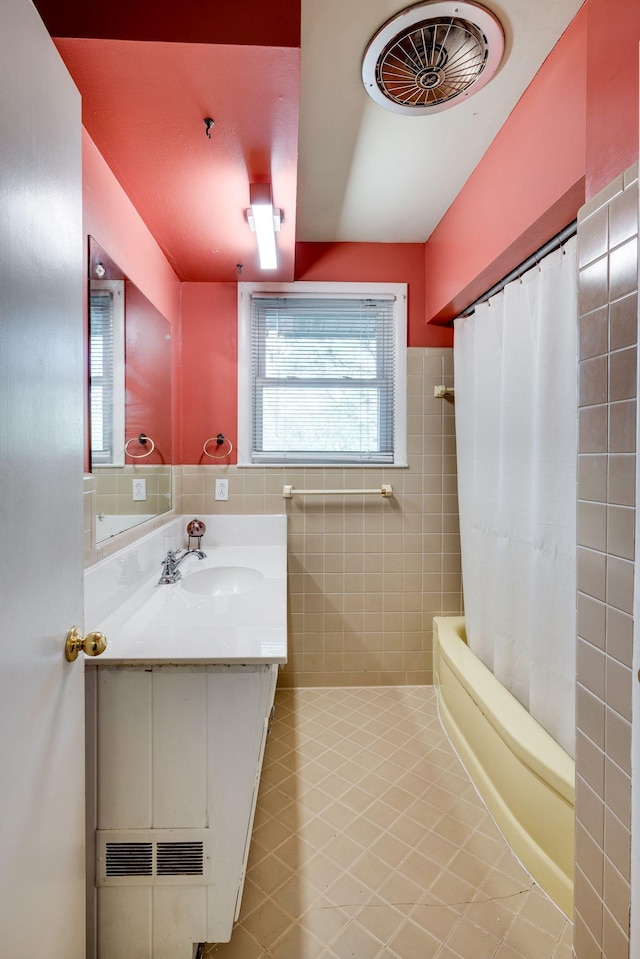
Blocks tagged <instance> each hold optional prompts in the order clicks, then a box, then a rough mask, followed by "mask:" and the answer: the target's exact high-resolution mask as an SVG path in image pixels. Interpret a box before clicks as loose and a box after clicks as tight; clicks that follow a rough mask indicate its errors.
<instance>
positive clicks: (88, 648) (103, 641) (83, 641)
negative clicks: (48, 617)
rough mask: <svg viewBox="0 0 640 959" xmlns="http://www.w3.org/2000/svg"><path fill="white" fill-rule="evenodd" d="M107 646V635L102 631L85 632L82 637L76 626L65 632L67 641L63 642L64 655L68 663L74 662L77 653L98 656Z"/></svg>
mask: <svg viewBox="0 0 640 959" xmlns="http://www.w3.org/2000/svg"><path fill="white" fill-rule="evenodd" d="M106 648H107V637H106V636H105V635H104V633H87V635H86V636H84V637H83V635H82V633H81V632H80V630H79V629H78V628H77V626H74V627H73V629H70V630H69V632H68V633H67V641H66V643H65V644H64V655H65V658H66V660H67V662H69V663H74V662H75V661H76V659H77V658H78V653H80V652H83V653H85V654H86V655H87V656H100V654H101V653H104V651H105V649H106Z"/></svg>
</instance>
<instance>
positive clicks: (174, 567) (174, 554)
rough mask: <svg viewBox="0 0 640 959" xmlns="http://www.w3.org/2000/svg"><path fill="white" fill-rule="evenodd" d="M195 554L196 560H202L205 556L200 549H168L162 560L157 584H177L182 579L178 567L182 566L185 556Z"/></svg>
mask: <svg viewBox="0 0 640 959" xmlns="http://www.w3.org/2000/svg"><path fill="white" fill-rule="evenodd" d="M191 554H195V555H196V556H197V557H198V559H204V558H205V556H206V555H207V554H206V553H204V552H203V551H202V550H201V549H185V550H181V549H178V550H173V549H170V550H169V551H168V552H167V555H166V556H165V558H164V559H163V560H162V574H161V576H160V579H159V580H158V583H159V584H160V583H177V582H178V580H179V579H182V573H181V572H180V569H179V567H180V566H182V564H183V563H184V561H185V559H186V558H187V556H190V555H191Z"/></svg>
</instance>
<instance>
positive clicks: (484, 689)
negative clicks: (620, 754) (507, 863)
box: [434, 616, 575, 918]
mask: <svg viewBox="0 0 640 959" xmlns="http://www.w3.org/2000/svg"><path fill="white" fill-rule="evenodd" d="M465 671H466V675H465ZM443 672H444V674H445V675H444V676H443ZM447 672H448V674H449V676H447V675H446V673H447ZM469 677H470V678H469ZM443 679H444V680H445V681H444V682H443ZM452 680H453V682H454V683H455V684H457V693H458V695H459V694H460V693H462V694H464V696H466V697H468V701H470V703H471V704H472V705H471V707H470V708H471V709H472V710H473V711H474V712H475V711H477V721H478V722H480V723H481V724H483V723H485V722H486V726H485V727H484V728H485V729H486V730H487V731H488V733H489V736H494V737H498V738H499V739H495V738H494V739H493V742H494V743H495V744H496V745H495V746H494V750H495V749H496V748H497V744H498V742H499V741H500V742H501V743H502V746H501V747H499V748H500V749H506V750H508V752H509V754H510V755H511V757H512V760H511V762H512V764H513V768H512V770H510V771H509V770H506V769H503V768H500V770H499V772H498V774H496V770H495V768H494V769H493V770H492V769H491V768H490V767H491V760H489V762H485V761H483V757H482V755H481V754H480V751H479V750H478V751H477V750H476V749H475V748H474V746H473V744H472V740H474V738H475V736H474V733H475V732H477V730H470V728H469V725H468V724H469V718H468V715H467V716H466V717H465V715H464V709H463V711H462V712H461V711H460V709H459V707H458V705H457V704H456V689H455V688H452V687H451V685H450V683H451V681H452ZM434 681H435V684H436V686H437V689H438V708H439V712H440V718H441V721H442V724H443V726H444V728H445V730H446V731H447V734H448V735H449V738H450V740H451V742H452V744H453V746H454V748H455V749H456V751H457V752H458V755H459V757H460V759H461V761H462V763H463V765H464V766H465V768H466V769H467V772H468V774H469V775H470V777H471V780H472V782H473V783H474V785H475V787H476V789H477V790H478V792H479V794H480V796H481V797H482V799H483V800H484V802H485V804H486V806H487V808H488V810H489V812H490V813H491V815H492V816H493V818H494V821H495V822H496V825H497V826H498V828H499V829H500V831H501V832H502V834H503V836H504V837H505V839H506V840H507V842H508V843H509V845H510V846H511V848H512V850H513V851H514V853H515V854H516V856H517V857H518V859H519V860H520V862H521V863H522V865H523V866H524V867H525V869H526V870H527V871H528V872H529V873H530V875H531V876H532V877H533V879H534V880H535V881H536V882H537V883H538V884H539V885H540V887H541V888H542V889H543V890H544V891H545V892H546V893H547V895H549V897H550V898H551V899H552V900H553V902H555V904H556V905H557V906H558V907H559V908H560V909H561V910H562V912H563V913H564V914H565V915H566V916H567V917H568V918H571V917H572V913H573V861H574V856H573V846H574V841H573V836H574V820H575V781H574V775H575V774H574V769H575V764H574V762H573V760H572V759H571V757H570V756H568V755H567V753H565V751H564V750H563V749H562V747H561V746H559V745H558V744H557V743H556V742H555V740H553V739H552V737H551V736H549V734H548V733H547V732H546V731H545V730H543V729H542V728H541V727H540V726H539V724H538V723H537V722H536V721H535V720H534V719H533V718H532V717H531V716H529V714H528V713H527V712H526V710H525V709H524V707H522V706H521V705H520V703H518V702H517V700H516V699H515V697H513V696H512V695H511V693H509V692H508V691H507V690H506V689H505V688H504V687H503V686H502V684H501V683H500V682H499V680H497V679H496V678H495V676H494V675H493V674H492V673H491V672H490V670H488V669H487V667H486V666H485V665H484V664H483V663H482V662H480V660H479V659H477V657H476V656H475V655H474V654H473V652H472V651H471V650H470V649H469V648H468V647H467V645H466V634H465V620H464V617H459V616H457V617H435V618H434ZM514 706H515V707H516V708H515V709H514ZM519 713H521V715H518V714H519ZM514 717H517V721H516V720H515V718H514ZM523 733H524V734H533V742H534V743H535V742H537V743H538V745H539V746H540V748H542V750H543V754H545V753H546V754H547V756H548V761H543V760H541V758H540V757H539V756H537V755H534V749H533V748H530V747H529V746H527V745H525V743H523V742H522V741H521V739H520V738H519V737H520V736H521V735H522V734H523ZM483 745H484V748H485V749H486V748H489V749H491V747H490V745H489V746H488V747H487V745H486V743H485V744H483ZM485 759H486V754H485ZM514 769H517V775H518V776H521V777H522V780H523V782H524V783H525V784H526V780H527V777H529V779H528V781H529V783H530V784H531V785H533V783H534V782H536V781H538V782H539V783H542V784H544V787H545V789H546V792H545V797H546V798H545V803H547V802H548V804H549V805H550V807H551V808H552V809H553V815H554V825H555V827H556V829H558V828H560V826H561V831H562V834H563V835H566V836H567V838H568V840H569V842H567V843H565V844H564V851H562V852H560V851H559V849H558V846H557V844H556V843H554V842H552V841H546V843H545V842H539V841H538V840H537V839H536V838H535V836H534V835H533V833H532V832H531V831H530V828H531V827H529V828H528V827H527V818H528V817H529V821H530V815H531V814H530V811H529V812H527V810H526V809H525V808H524V805H523V808H522V809H516V808H511V807H510V805H509V804H508V803H506V802H505V798H504V795H503V788H504V783H505V777H507V776H509V775H511V774H512V773H513V772H514ZM501 777H502V785H501V783H500V778H501ZM530 788H531V786H530ZM536 788H537V787H536ZM523 795H525V796H526V789H525V791H524V792H523ZM523 802H524V804H525V805H526V800H525V801H523ZM539 822H540V820H538V823H539ZM533 832H535V829H533ZM545 838H546V837H545Z"/></svg>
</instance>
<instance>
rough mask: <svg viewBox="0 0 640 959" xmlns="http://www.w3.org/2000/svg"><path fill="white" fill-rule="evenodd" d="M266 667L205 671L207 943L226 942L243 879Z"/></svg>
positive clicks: (270, 679)
mask: <svg viewBox="0 0 640 959" xmlns="http://www.w3.org/2000/svg"><path fill="white" fill-rule="evenodd" d="M274 671H276V672H277V667H272V666H270V665H269V666H237V667H236V666H231V667H222V668H220V667H218V668H216V667H211V668H210V670H209V671H208V674H207V680H208V710H209V715H208V728H209V730H210V731H211V735H210V738H209V759H208V774H209V797H210V803H211V806H210V814H211V822H212V823H213V824H214V828H215V833H216V835H215V847H214V884H213V890H212V896H211V908H210V912H209V931H208V941H209V942H228V941H229V939H230V938H231V930H232V928H233V922H234V917H235V915H236V904H237V900H238V896H239V893H240V890H241V888H242V883H243V879H244V864H245V855H246V849H247V847H248V835H249V836H250V832H251V821H252V816H253V810H254V809H255V791H256V777H257V775H258V773H259V767H260V764H261V762H262V752H263V749H264V738H265V734H266V719H267V716H268V713H269V711H270V709H271V704H272V702H273V691H274V688H275V678H274Z"/></svg>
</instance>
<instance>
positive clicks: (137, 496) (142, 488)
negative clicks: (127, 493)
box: [133, 479, 147, 502]
mask: <svg viewBox="0 0 640 959" xmlns="http://www.w3.org/2000/svg"><path fill="white" fill-rule="evenodd" d="M146 498H147V481H146V479H134V481H133V499H134V502H136V501H138V502H139V501H141V500H145V499H146Z"/></svg>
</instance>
